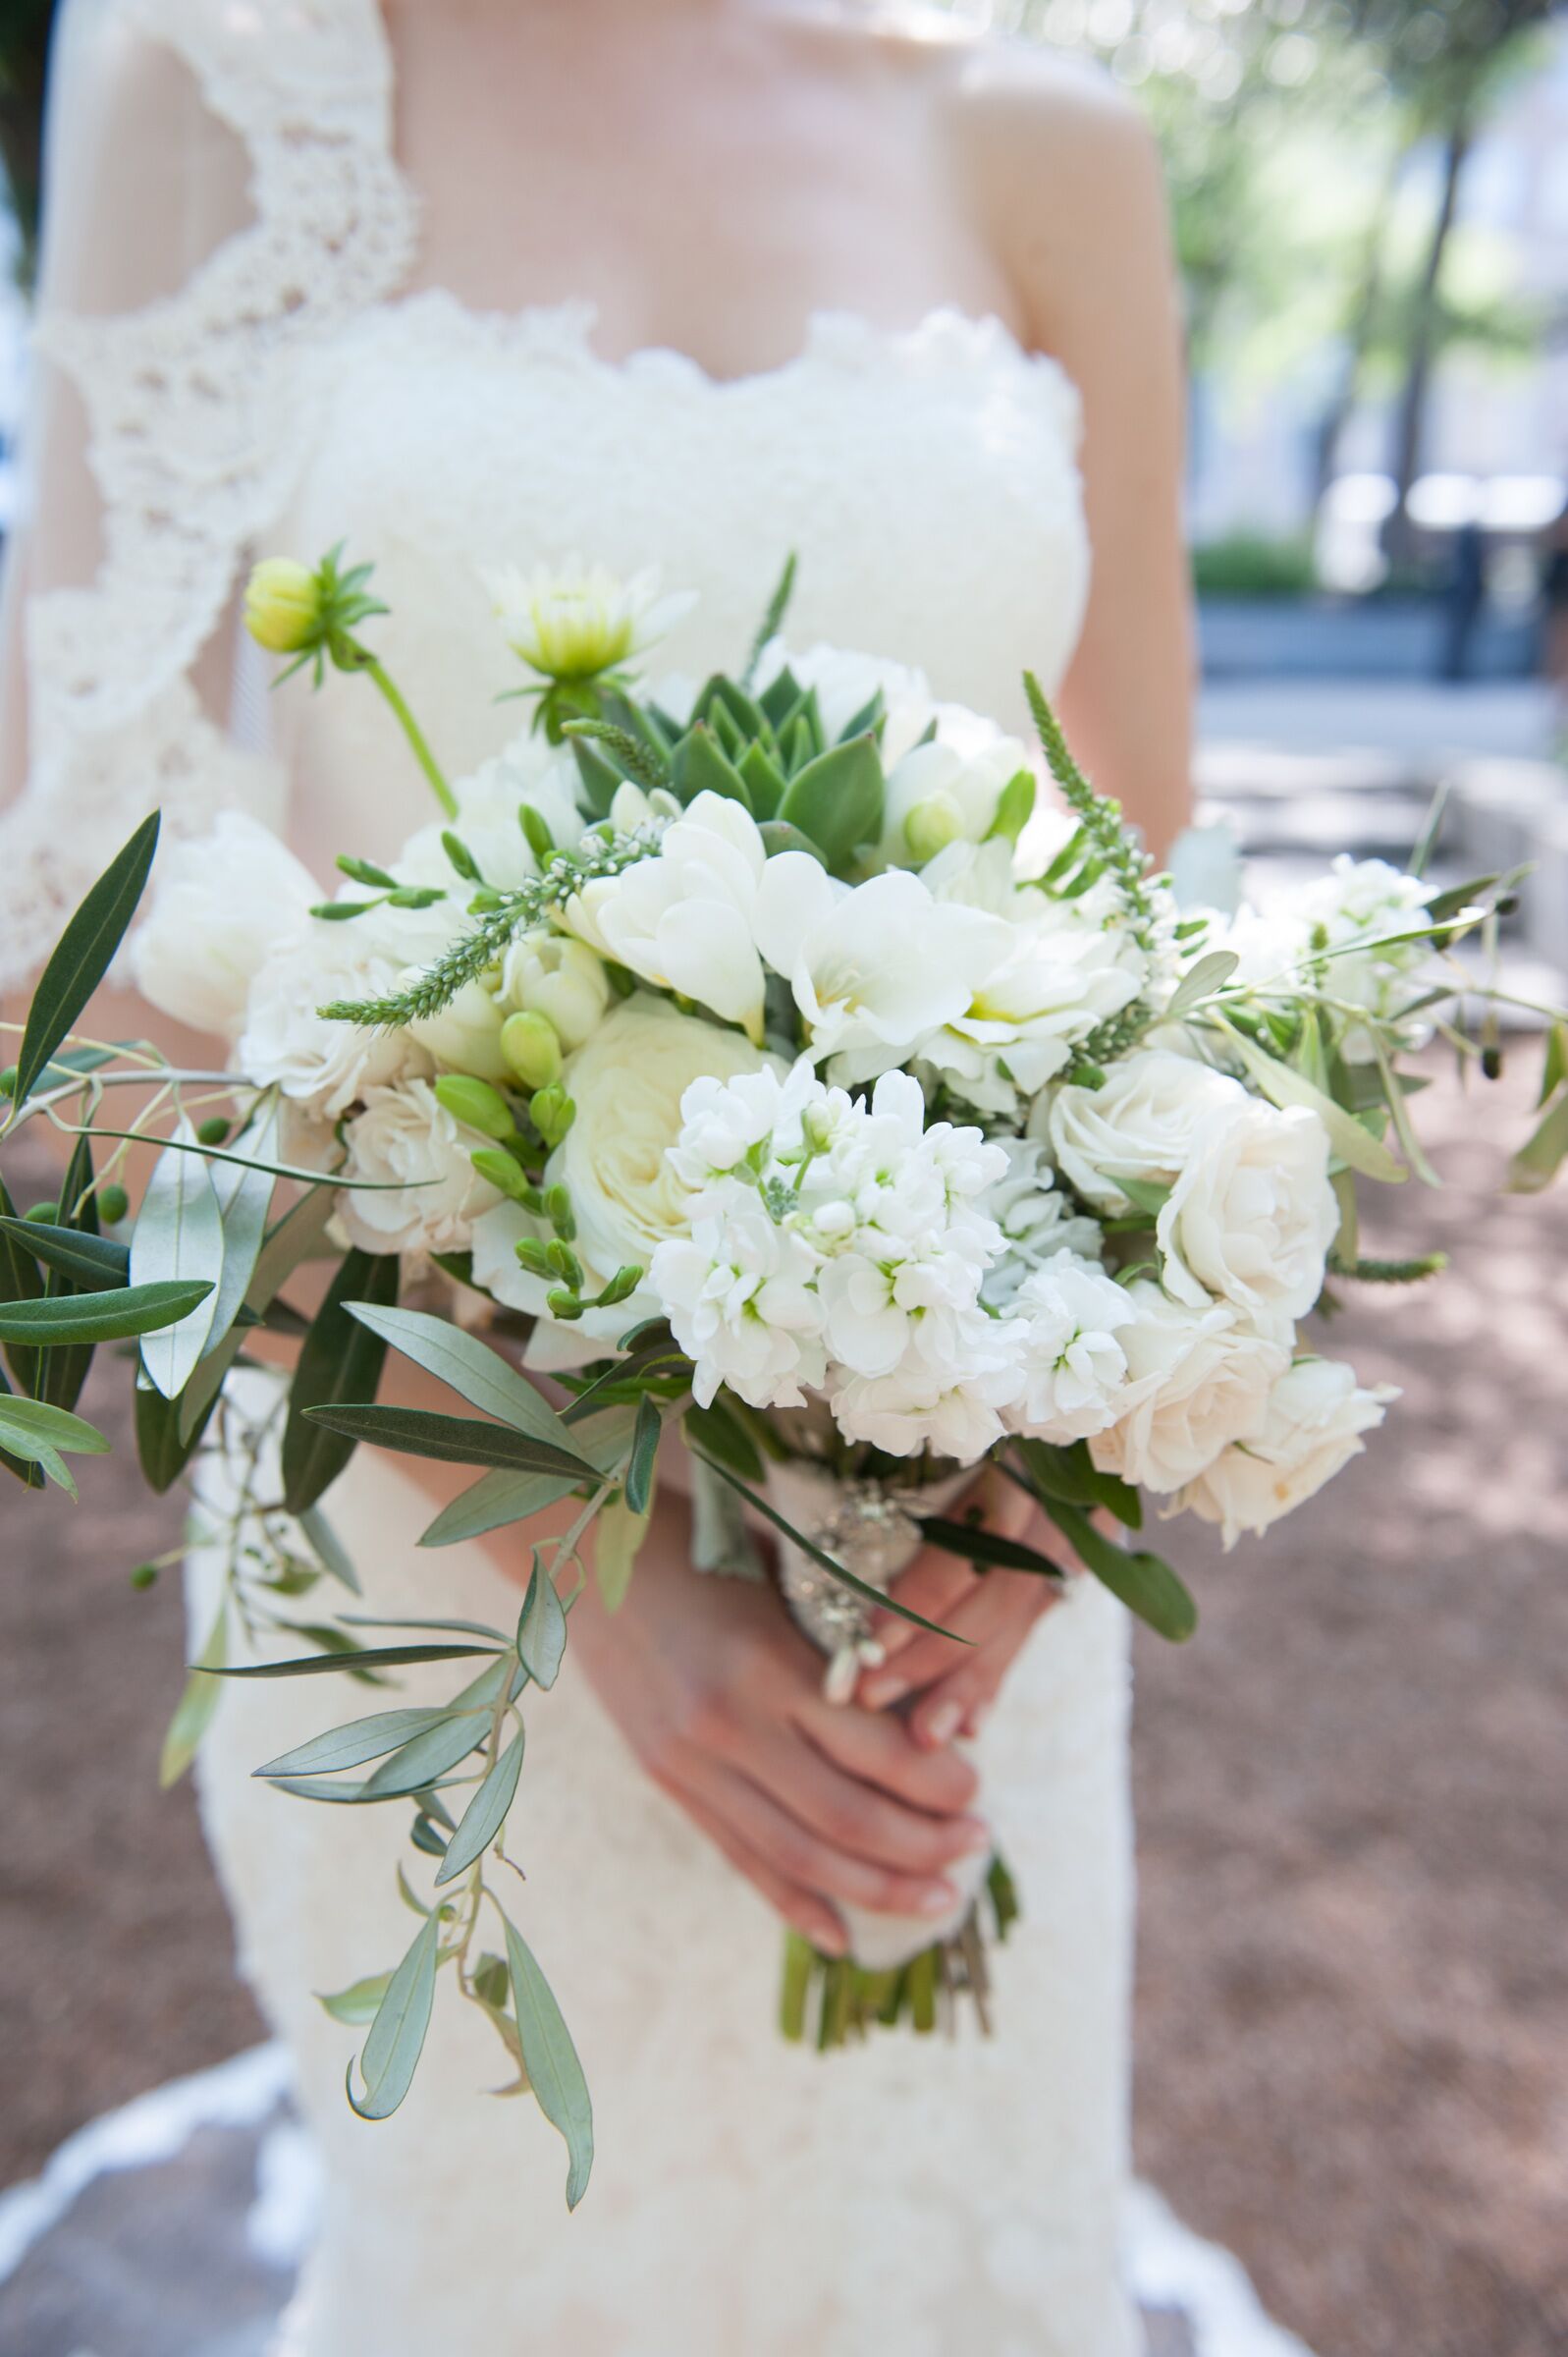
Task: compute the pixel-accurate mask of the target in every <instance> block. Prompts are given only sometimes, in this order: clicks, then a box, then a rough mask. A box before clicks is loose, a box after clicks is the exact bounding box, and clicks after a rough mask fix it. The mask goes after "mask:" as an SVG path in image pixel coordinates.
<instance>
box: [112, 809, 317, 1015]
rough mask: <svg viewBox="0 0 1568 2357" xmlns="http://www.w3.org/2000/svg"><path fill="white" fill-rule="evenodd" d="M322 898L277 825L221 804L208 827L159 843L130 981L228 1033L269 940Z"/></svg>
mask: <svg viewBox="0 0 1568 2357" xmlns="http://www.w3.org/2000/svg"><path fill="white" fill-rule="evenodd" d="M321 898H322V895H321V893H320V891H319V890H318V889H317V887H316V884H315V882H314V880H313V878H312V877H311V875H310V873H309V871H308V869H306V868H303V867H301V866H300V864H299V862H298V860H297V858H296V857H295V855H294V853H293V852H292V851H290V850H287V849H286V848H285V847H284V845H283V844H281V843H280V842H279V841H278V838H277V837H276V835H272V834H269V833H268V831H267V829H266V828H265V827H261V826H257V824H256V822H255V820H254V819H253V818H246V817H244V816H243V814H242V813H241V812H240V811H238V810H227V811H225V812H224V813H223V815H222V817H220V818H219V819H218V820H217V822H216V823H215V825H214V827H213V830H212V833H211V834H210V835H206V836H203V837H202V838H201V839H200V841H199V842H194V843H190V842H188V843H174V844H171V845H170V846H169V848H168V849H167V850H165V852H164V854H163V856H162V858H161V860H160V862H159V877H158V888H157V891H156V893H155V894H154V896H153V901H152V906H151V909H150V911H149V913H148V915H147V917H146V919H145V920H144V922H143V923H142V925H141V927H140V930H139V931H138V932H137V934H136V936H135V941H134V943H133V946H132V955H131V964H132V971H133V973H134V974H135V981H136V988H137V989H138V990H139V991H140V993H141V995H142V997H143V998H144V999H146V1000H147V1001H148V1002H149V1003H150V1004H151V1005H152V1006H154V1007H157V1008H159V1009H160V1010H161V1011H162V1012H163V1014H170V1015H173V1016H174V1018H175V1020H176V1022H180V1023H189V1025H190V1027H191V1029H192V1030H194V1031H207V1032H211V1033H214V1034H215V1035H217V1036H219V1037H221V1038H224V1039H229V1040H233V1038H234V1037H235V1035H236V1034H237V1032H238V1031H239V1030H240V1029H241V1027H242V1025H243V1022H244V1018H245V1007H246V1002H247V1001H248V999H249V996H250V988H251V985H252V983H253V982H254V981H255V978H256V976H257V974H258V973H259V972H260V970H261V968H262V966H263V965H264V964H265V963H266V961H267V959H268V958H269V957H270V956H271V955H272V953H273V951H274V950H277V949H279V948H281V947H282V946H283V944H284V943H286V942H288V941H293V940H297V939H298V938H299V936H300V935H301V934H303V933H305V932H306V931H308V929H309V921H310V918H309V912H310V909H311V907H312V905H313V904H314V903H315V902H317V901H319V900H320V899H321Z"/></svg>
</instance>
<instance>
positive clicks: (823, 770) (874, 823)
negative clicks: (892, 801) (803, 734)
mask: <svg viewBox="0 0 1568 2357" xmlns="http://www.w3.org/2000/svg"><path fill="white" fill-rule="evenodd" d="M882 803H883V778H882V757H881V755H880V754H879V752H878V751H877V746H876V740H874V739H873V738H870V737H854V738H851V739H850V740H849V742H848V743H847V744H836V745H834V746H833V748H832V749H831V751H829V752H826V753H819V754H818V756H817V758H816V760H815V761H808V762H807V763H806V765H805V767H804V769H801V770H799V771H797V772H796V774H795V776H794V777H792V778H791V779H790V781H789V784H788V785H787V787H786V788H785V789H784V800H783V801H782V802H781V803H780V804H779V816H780V818H781V819H782V820H783V821H784V824H785V825H786V826H791V827H798V828H799V829H800V832H801V833H802V835H809V836H810V838H811V840H812V842H813V843H814V844H816V845H817V846H818V848H819V849H820V850H822V851H823V853H824V854H825V855H826V857H827V861H828V865H829V866H830V867H838V866H840V865H841V864H842V863H843V862H844V861H845V860H846V859H847V858H848V856H849V854H850V852H851V851H852V850H854V849H855V847H856V845H857V844H862V843H875V842H876V840H877V837H878V835H879V834H880V833H881V831H882Z"/></svg>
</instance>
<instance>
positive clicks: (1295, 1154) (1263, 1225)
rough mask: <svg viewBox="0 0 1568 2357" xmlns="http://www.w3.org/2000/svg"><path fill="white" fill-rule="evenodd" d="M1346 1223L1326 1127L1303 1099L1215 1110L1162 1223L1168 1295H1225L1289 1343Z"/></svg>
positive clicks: (1198, 1298)
mask: <svg viewBox="0 0 1568 2357" xmlns="http://www.w3.org/2000/svg"><path fill="white" fill-rule="evenodd" d="M1338 1226H1339V1206H1338V1203H1337V1202H1336V1200H1335V1198H1334V1190H1333V1188H1332V1186H1331V1185H1330V1184H1329V1182H1328V1133H1327V1131H1326V1130H1325V1127H1324V1125H1323V1124H1322V1122H1321V1121H1320V1120H1319V1119H1318V1116H1317V1115H1316V1114H1315V1113H1312V1112H1310V1111H1309V1110H1308V1109H1307V1107H1306V1106H1304V1105H1292V1106H1287V1107H1286V1108H1285V1109H1284V1110H1283V1111H1282V1112H1281V1111H1280V1110H1279V1109H1278V1108H1276V1107H1275V1106H1272V1105H1266V1104H1264V1103H1263V1102H1262V1101H1261V1100H1260V1099H1258V1098H1256V1097H1244V1098H1243V1100H1242V1102H1241V1104H1240V1105H1239V1106H1231V1105H1225V1106H1222V1107H1221V1108H1219V1110H1218V1111H1217V1112H1215V1113H1212V1114H1211V1115H1210V1116H1209V1118H1208V1119H1207V1121H1205V1122H1204V1123H1203V1124H1202V1125H1201V1126H1200V1128H1199V1129H1198V1132H1197V1134H1196V1136H1195V1137H1194V1139H1193V1142H1192V1148H1191V1152H1190V1154H1189V1157H1188V1160H1187V1162H1186V1164H1185V1165H1184V1167H1183V1169H1182V1172H1181V1175H1180V1177H1179V1178H1177V1180H1176V1182H1175V1184H1174V1186H1173V1187H1172V1188H1171V1190H1170V1193H1169V1194H1168V1196H1167V1197H1166V1198H1165V1202H1164V1204H1163V1206H1162V1210H1161V1212H1160V1215H1159V1218H1158V1219H1157V1221H1156V1223H1155V1235H1156V1239H1157V1241H1158V1242H1159V1245H1160V1249H1161V1251H1162V1254H1163V1255H1164V1270H1163V1274H1164V1281H1165V1287H1166V1289H1167V1291H1169V1292H1171V1293H1173V1294H1174V1295H1175V1296H1176V1298H1177V1299H1178V1300H1180V1301H1185V1302H1187V1303H1189V1304H1190V1305H1191V1306H1192V1307H1194V1308H1199V1309H1201V1308H1202V1307H1203V1306H1204V1303H1205V1302H1206V1301H1207V1299H1208V1298H1209V1296H1210V1295H1211V1294H1213V1293H1217V1294H1219V1295H1220V1296H1221V1297H1222V1298H1223V1299H1224V1300H1227V1301H1232V1302H1234V1303H1235V1305H1236V1307H1237V1309H1239V1310H1240V1311H1241V1313H1242V1315H1243V1316H1244V1317H1246V1318H1249V1319H1250V1320H1251V1321H1252V1323H1253V1324H1254V1325H1255V1326H1257V1327H1258V1328H1260V1329H1261V1330H1263V1331H1267V1332H1269V1333H1271V1334H1275V1335H1277V1336H1279V1337H1280V1339H1281V1340H1288V1339H1289V1334H1290V1329H1291V1328H1292V1327H1293V1326H1294V1324H1295V1321H1296V1319H1297V1318H1304V1317H1305V1316H1306V1315H1307V1312H1308V1311H1309V1310H1310V1309H1311V1307H1312V1305H1313V1303H1314V1302H1315V1301H1316V1300H1317V1298H1318V1295H1319V1294H1320V1293H1321V1292H1322V1290H1323V1279H1324V1263H1325V1258H1326V1256H1327V1251H1328V1247H1329V1245H1330V1244H1331V1243H1332V1242H1333V1239H1334V1233H1335V1231H1336V1230H1337V1228H1338Z"/></svg>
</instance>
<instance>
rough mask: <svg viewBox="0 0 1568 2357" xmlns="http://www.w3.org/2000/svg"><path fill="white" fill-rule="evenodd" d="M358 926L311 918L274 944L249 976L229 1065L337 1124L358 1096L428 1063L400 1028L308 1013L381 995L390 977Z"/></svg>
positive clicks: (422, 1070)
mask: <svg viewBox="0 0 1568 2357" xmlns="http://www.w3.org/2000/svg"><path fill="white" fill-rule="evenodd" d="M363 924H364V920H363V919H362V918H352V919H351V920H349V921H348V922H346V923H343V924H332V923H328V922H327V921H325V920H319V921H318V922H316V923H315V924H312V925H310V926H309V927H308V928H307V929H306V931H305V932H304V934H303V935H302V936H300V937H299V938H298V939H297V940H292V941H288V942H285V943H283V944H282V945H280V947H279V948H278V949H277V950H275V951H274V952H273V954H272V956H271V957H270V958H269V959H267V961H266V963H265V964H264V965H263V967H262V968H261V971H260V973H259V974H258V975H257V976H256V980H255V984H254V986H253V988H252V990H251V993H250V1004H249V1008H248V1011H247V1013H246V1016H245V1025H244V1029H243V1032H242V1033H241V1035H240V1040H239V1044H238V1046H237V1048H236V1050H235V1062H236V1064H237V1066H238V1068H239V1069H240V1070H241V1071H243V1073H244V1075H245V1077H246V1079H248V1080H254V1081H257V1082H259V1083H260V1084H261V1085H262V1086H263V1087H265V1086H268V1085H270V1084H272V1083H274V1082H275V1083H276V1084H277V1086H278V1087H279V1088H280V1089H281V1090H282V1091H283V1094H284V1095H285V1096H286V1097H289V1098H292V1099H293V1100H294V1102H295V1103H296V1104H297V1105H299V1106H302V1107H303V1108H304V1109H305V1110H306V1111H307V1112H308V1113H310V1114H311V1115H313V1116H315V1117H316V1118H318V1119H321V1120H326V1121H336V1120H337V1118H338V1116H339V1115H340V1114H342V1113H346V1112H347V1111H348V1109H349V1107H350V1106H351V1104H353V1103H354V1101H355V1099H356V1098H360V1097H363V1096H364V1094H365V1092H366V1090H367V1089H372V1088H384V1087H388V1086H390V1084H391V1083H392V1082H393V1081H395V1080H403V1079H414V1078H419V1077H422V1076H424V1075H426V1074H428V1072H429V1071H430V1069H431V1065H430V1058H429V1056H428V1055H427V1054H426V1053H425V1050H424V1049H423V1048H422V1047H421V1046H420V1045H419V1043H418V1041H417V1040H415V1039H412V1038H410V1036H409V1034H408V1033H407V1032H406V1031H403V1030H380V1029H378V1028H377V1027H376V1026H375V1025H374V1024H365V1023H351V1022H338V1021H333V1020H330V1019H329V1018H328V1017H327V1016H325V1015H323V1014H318V1013H317V1009H318V1008H321V1007H324V1006H327V1005H329V1004H331V1002H332V1001H334V1000H336V999H375V998H383V997H385V996H386V995H387V994H388V993H389V992H392V991H394V990H396V989H397V988H398V987H399V972H398V968H397V967H395V966H394V965H393V964H392V962H391V961H390V959H387V958H386V957H385V956H384V955H383V953H382V952H381V950H380V949H379V947H378V946H377V940H376V936H375V935H374V934H373V933H370V932H366V931H364V930H362V927H363Z"/></svg>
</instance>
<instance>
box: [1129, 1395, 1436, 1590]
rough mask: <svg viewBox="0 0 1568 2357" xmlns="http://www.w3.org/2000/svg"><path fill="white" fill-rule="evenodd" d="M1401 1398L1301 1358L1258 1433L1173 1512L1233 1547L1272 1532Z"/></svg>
mask: <svg viewBox="0 0 1568 2357" xmlns="http://www.w3.org/2000/svg"><path fill="white" fill-rule="evenodd" d="M1398 1397H1399V1393H1398V1391H1397V1389H1396V1388H1395V1386H1394V1385H1392V1384H1387V1383H1380V1384H1378V1385H1376V1386H1375V1387H1374V1388H1373V1389H1372V1390H1370V1391H1367V1390H1363V1389H1362V1387H1361V1386H1360V1385H1359V1384H1358V1383H1357V1381H1356V1373H1355V1369H1354V1368H1353V1367H1347V1366H1345V1365H1343V1364H1342V1363H1340V1362H1339V1361H1337V1360H1334V1359H1327V1358H1299V1359H1297V1361H1296V1363H1295V1365H1294V1366H1293V1367H1289V1368H1287V1369H1286V1371H1285V1373H1284V1374H1282V1375H1281V1376H1280V1377H1279V1378H1278V1380H1277V1381H1276V1383H1275V1384H1274V1387H1273V1390H1272V1391H1271V1394H1270V1395H1269V1405H1268V1412H1267V1414H1266V1416H1265V1418H1264V1421H1263V1423H1262V1424H1261V1426H1260V1427H1259V1429H1258V1431H1257V1432H1256V1433H1255V1434H1253V1435H1252V1437H1251V1438H1250V1439H1249V1440H1247V1441H1246V1442H1245V1443H1244V1444H1242V1445H1240V1446H1233V1447H1231V1448H1229V1449H1226V1450H1224V1451H1223V1452H1222V1453H1220V1455H1218V1456H1217V1457H1216V1459H1215V1461H1214V1463H1213V1464H1212V1465H1209V1466H1207V1467H1206V1468H1205V1470H1204V1471H1203V1472H1202V1473H1200V1474H1199V1475H1198V1476H1197V1478H1196V1480H1194V1481H1191V1482H1189V1483H1188V1484H1187V1486H1186V1488H1185V1489H1184V1490H1182V1491H1181V1493H1180V1495H1179V1496H1178V1497H1177V1498H1175V1499H1174V1500H1173V1501H1172V1504H1171V1511H1172V1512H1177V1513H1179V1512H1180V1511H1182V1510H1183V1509H1184V1508H1190V1509H1191V1510H1192V1512H1193V1513H1195V1514H1200V1515H1202V1517H1203V1519H1204V1520H1205V1521H1206V1522H1218V1523H1219V1524H1221V1525H1222V1527H1223V1531H1224V1540H1225V1545H1226V1547H1233V1546H1234V1545H1235V1543H1236V1541H1237V1539H1238V1538H1239V1537H1240V1536H1241V1534H1242V1532H1243V1531H1244V1530H1251V1531H1259V1532H1261V1531H1265V1530H1267V1529H1268V1527H1269V1525H1270V1523H1271V1522H1277V1521H1278V1519H1279V1517H1280V1515H1281V1514H1288V1513H1290V1512H1291V1511H1292V1510H1293V1508H1294V1507H1298V1506H1300V1505H1301V1504H1302V1503H1303V1501H1304V1500H1305V1499H1308V1498H1311V1497H1312V1496H1313V1495H1314V1494H1315V1493H1316V1492H1317V1491H1319V1490H1321V1489H1322V1488H1323V1486H1324V1484H1325V1482H1326V1481H1331V1480H1332V1478H1333V1476H1334V1475H1335V1474H1336V1473H1337V1472H1338V1471H1339V1470H1340V1468H1341V1467H1342V1466H1343V1465H1346V1464H1348V1463H1349V1461H1350V1459H1351V1458H1352V1457H1353V1456H1359V1455H1360V1454H1361V1451H1362V1448H1363V1442H1362V1439H1361V1435H1362V1434H1363V1433H1364V1432H1370V1431H1371V1430H1372V1429H1373V1427H1374V1426H1375V1425H1378V1424H1380V1423H1381V1422H1382V1419H1383V1411H1384V1409H1385V1408H1386V1406H1387V1405H1388V1403H1389V1401H1390V1400H1393V1399H1397V1398H1398Z"/></svg>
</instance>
